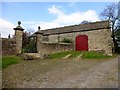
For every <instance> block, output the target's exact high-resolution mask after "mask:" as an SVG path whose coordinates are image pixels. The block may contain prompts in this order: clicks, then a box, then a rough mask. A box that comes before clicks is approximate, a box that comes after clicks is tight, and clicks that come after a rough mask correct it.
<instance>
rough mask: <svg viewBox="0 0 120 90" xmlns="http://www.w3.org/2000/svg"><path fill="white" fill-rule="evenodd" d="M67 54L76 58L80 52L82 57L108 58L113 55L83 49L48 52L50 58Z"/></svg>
mask: <svg viewBox="0 0 120 90" xmlns="http://www.w3.org/2000/svg"><path fill="white" fill-rule="evenodd" d="M68 54H71V55H70V56H69V57H68V58H76V57H78V56H79V55H81V54H82V58H83V59H108V58H112V57H114V55H113V56H108V55H104V54H100V53H96V52H92V51H83V52H81V51H66V52H60V53H53V54H50V57H51V58H52V59H57V58H62V57H65V56H66V55H68Z"/></svg>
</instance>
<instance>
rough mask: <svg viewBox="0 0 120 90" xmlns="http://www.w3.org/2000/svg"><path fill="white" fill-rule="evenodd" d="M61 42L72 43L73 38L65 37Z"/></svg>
mask: <svg viewBox="0 0 120 90" xmlns="http://www.w3.org/2000/svg"><path fill="white" fill-rule="evenodd" d="M61 42H64V43H72V40H71V39H68V38H64V39H63V40H62V41H61Z"/></svg>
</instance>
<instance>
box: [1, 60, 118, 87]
mask: <svg viewBox="0 0 120 90" xmlns="http://www.w3.org/2000/svg"><path fill="white" fill-rule="evenodd" d="M2 79H3V80H2V83H3V85H2V86H3V88H118V58H113V59H109V60H79V59H59V60H55V59H54V60H34V61H22V62H20V63H19V64H16V65H12V66H10V67H8V68H6V69H4V70H3V76H2Z"/></svg>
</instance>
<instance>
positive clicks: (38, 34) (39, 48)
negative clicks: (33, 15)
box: [35, 26, 43, 53]
mask: <svg viewBox="0 0 120 90" xmlns="http://www.w3.org/2000/svg"><path fill="white" fill-rule="evenodd" d="M35 34H36V39H37V52H38V53H41V52H42V37H43V33H41V32H40V26H39V27H38V31H37V32H36V33H35Z"/></svg>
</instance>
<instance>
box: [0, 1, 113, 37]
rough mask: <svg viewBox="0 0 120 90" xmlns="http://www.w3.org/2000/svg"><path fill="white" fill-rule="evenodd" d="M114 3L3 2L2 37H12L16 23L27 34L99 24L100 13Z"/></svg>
mask: <svg viewBox="0 0 120 90" xmlns="http://www.w3.org/2000/svg"><path fill="white" fill-rule="evenodd" d="M110 3H111V2H2V3H1V6H2V17H1V18H0V33H1V35H2V37H7V36H8V34H11V35H13V34H14V30H13V28H15V27H16V26H17V22H18V21H21V22H22V25H21V26H22V27H23V28H24V29H25V30H27V31H30V30H34V32H35V31H37V27H38V26H40V27H41V29H42V30H44V29H49V28H55V27H61V26H68V25H75V24H80V23H81V22H82V21H83V20H87V21H90V22H95V21H99V20H100V19H101V18H100V17H99V14H100V12H101V11H102V10H103V9H104V8H105V7H106V5H109V4H110Z"/></svg>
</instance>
